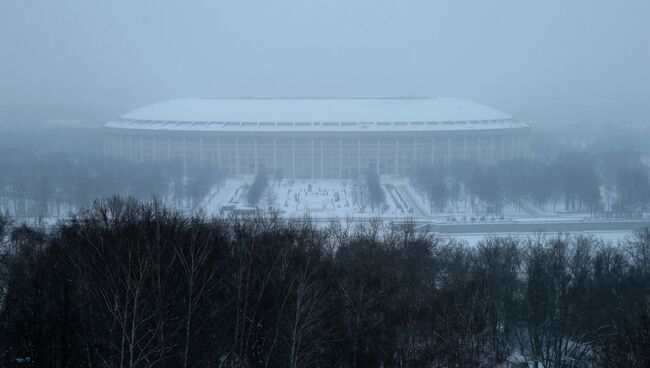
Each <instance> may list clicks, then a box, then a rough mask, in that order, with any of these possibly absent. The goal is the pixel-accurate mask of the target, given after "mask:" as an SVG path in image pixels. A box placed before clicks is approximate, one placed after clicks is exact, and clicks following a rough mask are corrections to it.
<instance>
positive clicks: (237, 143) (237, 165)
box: [235, 139, 239, 175]
mask: <svg viewBox="0 0 650 368" xmlns="http://www.w3.org/2000/svg"><path fill="white" fill-rule="evenodd" d="M235 175H239V139H235Z"/></svg>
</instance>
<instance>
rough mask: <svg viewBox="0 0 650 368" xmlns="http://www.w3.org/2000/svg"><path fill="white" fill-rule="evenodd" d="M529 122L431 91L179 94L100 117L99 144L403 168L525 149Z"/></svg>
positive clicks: (336, 171) (271, 164) (238, 171)
mask: <svg viewBox="0 0 650 368" xmlns="http://www.w3.org/2000/svg"><path fill="white" fill-rule="evenodd" d="M529 130H530V127H529V126H528V125H527V124H524V123H521V122H518V121H517V120H515V119H513V118H512V117H511V116H509V115H507V114H505V113H503V112H500V111H498V110H495V109H493V108H490V107H487V106H483V105H479V104H476V103H472V102H467V101H461V100H456V99H449V98H431V99H428V98H427V99H424V98H423V99H210V98H201V99H181V100H172V101H166V102H160V103H156V104H153V105H150V106H146V107H143V108H140V109H138V110H135V111H133V112H130V113H128V114H126V115H124V116H123V117H122V118H121V119H117V120H115V121H111V122H109V123H107V124H106V125H105V126H104V153H105V154H106V155H110V156H115V157H123V158H127V159H129V160H132V161H137V162H144V161H171V160H179V161H182V162H185V163H189V162H193V163H195V164H199V165H205V166H206V167H215V168H221V169H223V170H225V171H226V172H227V173H229V174H231V175H250V174H255V173H256V172H257V171H258V170H260V169H261V168H265V169H266V170H267V171H269V172H276V173H280V174H281V175H283V176H285V177H295V178H350V177H356V176H358V175H359V174H360V173H362V172H364V171H366V170H367V169H369V168H370V169H373V170H377V172H378V173H379V174H381V175H395V176H403V175H405V174H407V173H408V172H409V170H411V169H412V168H413V167H414V166H415V164H416V163H423V164H446V163H449V162H452V161H461V160H474V161H480V162H485V163H492V162H496V161H499V160H503V159H512V158H517V157H525V156H527V155H528V154H529V150H530V148H529V144H530V143H529Z"/></svg>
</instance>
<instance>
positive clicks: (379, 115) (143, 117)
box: [106, 98, 526, 132]
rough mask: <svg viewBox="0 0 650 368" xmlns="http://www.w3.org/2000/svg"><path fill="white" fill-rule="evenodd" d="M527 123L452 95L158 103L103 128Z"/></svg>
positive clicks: (291, 128) (236, 128) (338, 127)
mask: <svg viewBox="0 0 650 368" xmlns="http://www.w3.org/2000/svg"><path fill="white" fill-rule="evenodd" d="M522 126H526V125H525V124H522V123H518V122H517V121H515V120H513V119H512V117H511V116H510V115H508V114H505V113H503V112H501V111H498V110H496V109H493V108H491V107H487V106H484V105H480V104H477V103H473V102H468V101H462V100H457V99H452V98H415V99H270V98H267V99H264V98H255V99H252V98H251V99H214V98H188V99H179V100H171V101H164V102H159V103H156V104H153V105H149V106H145V107H142V108H140V109H137V110H135V111H132V112H130V113H128V114H126V115H124V116H123V117H122V119H121V120H117V121H112V122H109V123H108V124H106V127H107V128H122V129H147V130H194V131H274V132H277V131H291V132H295V131H418V130H459V129H500V128H516V127H522Z"/></svg>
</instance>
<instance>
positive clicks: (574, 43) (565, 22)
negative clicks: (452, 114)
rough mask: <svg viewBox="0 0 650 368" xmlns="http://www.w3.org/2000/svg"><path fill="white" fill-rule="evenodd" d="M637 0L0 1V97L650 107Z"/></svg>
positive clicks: (42, 101) (639, 110) (534, 114)
mask: <svg viewBox="0 0 650 368" xmlns="http://www.w3.org/2000/svg"><path fill="white" fill-rule="evenodd" d="M649 16H650V2H648V1H645V0H627V1H624V2H612V1H608V0H580V1H561V0H549V1H540V2H522V1H518V0H504V1H456V0H454V1H429V0H422V1H400V2H397V1H382V0H359V1H354V2H350V1H342V0H328V1H288V0H280V1H273V2H269V1H240V0H238V1H192V2H180V1H155V0H148V1H125V0H116V1H110V2H96V1H86V0H62V1H19V0H4V1H2V2H1V3H0V50H2V51H1V53H2V57H1V58H0V105H66V106H68V105H74V106H79V105H84V106H93V107H99V108H108V109H111V111H115V113H116V114H118V113H120V114H121V113H123V112H125V111H128V110H129V109H131V108H135V107H138V106H141V105H145V104H148V103H152V102H155V101H159V100H164V99H171V98H178V97H188V96H219V97H245V96H258V97H259V96H275V97H278V96H285V97H287V96H288V97H296V96H299V97H324V96H326V97H327V96H336V97H369V96H372V97H411V96H431V97H435V96H451V97H458V98H464V99H469V100H475V101H478V102H482V103H485V104H488V105H493V106H498V107H500V108H502V109H503V110H505V111H508V112H510V113H513V114H515V115H517V116H519V117H522V118H566V117H571V118H577V119H599V118H604V117H606V118H617V117H620V118H625V119H631V120H636V119H640V118H642V117H647V116H648V112H647V108H646V102H647V101H648V99H650V68H648V65H650V48H648V47H647V45H648V43H649V42H650V23H648V21H647V20H648V17H649Z"/></svg>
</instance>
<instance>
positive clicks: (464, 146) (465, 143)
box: [463, 137, 467, 161]
mask: <svg viewBox="0 0 650 368" xmlns="http://www.w3.org/2000/svg"><path fill="white" fill-rule="evenodd" d="M466 160H467V137H463V161H466Z"/></svg>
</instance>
